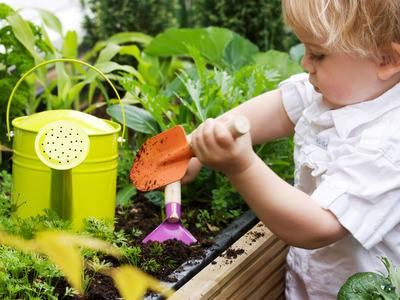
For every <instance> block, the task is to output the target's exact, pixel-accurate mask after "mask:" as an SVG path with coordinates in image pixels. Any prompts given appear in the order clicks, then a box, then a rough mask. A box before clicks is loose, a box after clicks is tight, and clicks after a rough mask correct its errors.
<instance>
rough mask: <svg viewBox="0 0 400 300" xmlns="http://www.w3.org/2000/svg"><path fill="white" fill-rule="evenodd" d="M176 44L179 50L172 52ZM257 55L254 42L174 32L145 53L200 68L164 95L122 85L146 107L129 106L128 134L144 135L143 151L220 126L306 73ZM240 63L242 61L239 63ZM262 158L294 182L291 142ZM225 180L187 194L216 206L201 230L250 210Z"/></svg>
mask: <svg viewBox="0 0 400 300" xmlns="http://www.w3.org/2000/svg"><path fill="white" fill-rule="evenodd" d="M170 40H174V41H176V42H175V43H174V44H173V45H171V43H170V42H168V41H170ZM199 41H202V42H201V43H199ZM239 45H240V47H239ZM256 50H257V47H255V46H254V45H252V44H251V43H250V42H249V41H246V40H244V39H243V38H242V37H240V36H238V35H236V34H234V33H232V32H230V31H228V30H226V29H221V28H200V29H170V30H167V31H166V32H164V33H162V34H160V35H158V36H157V37H156V38H154V39H153V40H152V42H151V43H150V44H149V45H148V47H146V48H145V49H144V51H145V53H147V54H148V55H155V56H157V57H165V58H168V57H173V56H175V55H180V56H187V57H189V58H191V60H192V62H193V63H192V64H191V65H188V66H187V67H186V68H185V69H182V70H180V72H178V73H177V78H175V79H174V80H172V81H171V82H170V83H169V84H167V85H165V86H161V87H159V88H158V89H157V88H156V87H154V86H149V84H147V83H140V82H139V81H137V80H136V79H135V78H132V77H131V76H125V77H124V78H123V79H122V80H121V85H122V86H123V87H124V88H125V89H126V90H127V91H128V93H130V94H131V95H135V96H136V99H137V101H138V102H139V103H140V104H141V106H142V107H137V106H130V105H127V106H126V111H127V112H128V113H127V124H128V126H129V127H130V128H131V129H133V130H135V131H136V132H141V133H142V134H143V137H142V138H141V139H138V137H139V135H136V138H137V139H136V142H137V143H138V144H140V143H141V141H142V140H144V139H145V138H146V137H149V135H153V134H155V133H157V132H158V130H157V129H158V128H159V130H165V129H167V128H170V127H172V126H174V125H177V124H180V125H182V126H183V127H184V128H185V130H186V132H191V131H192V130H193V129H195V128H196V127H197V126H198V125H199V124H200V123H201V122H203V121H204V120H205V119H206V118H210V117H211V118H215V117H217V116H219V115H220V114H222V113H223V112H225V111H227V110H229V109H231V108H233V107H235V106H237V105H239V104H240V103H242V102H244V101H246V100H247V99H250V98H253V97H255V96H257V95H259V94H261V93H263V92H265V91H268V90H271V89H274V88H276V87H277V85H278V83H279V82H280V81H281V80H283V79H285V78H287V77H289V76H290V75H292V74H294V73H297V72H300V71H301V68H300V67H299V65H298V64H297V63H295V62H293V61H292V60H291V59H290V57H289V55H288V54H286V53H282V52H278V51H273V50H271V51H268V52H258V51H256ZM242 54H243V55H242ZM238 56H240V57H242V60H241V61H237V60H236V61H235V59H234V57H238ZM107 111H108V113H109V114H110V115H111V116H112V117H114V118H116V119H120V118H121V113H120V108H119V107H118V106H111V107H109V109H108V110H107ZM255 150H256V151H257V153H258V154H259V155H260V156H261V157H262V158H263V159H264V161H265V162H266V163H267V164H268V165H270V166H271V167H272V168H273V169H274V170H275V171H276V172H277V173H278V174H279V175H281V176H282V177H283V178H284V179H286V180H288V181H290V180H291V179H292V172H293V162H292V151H293V143H292V141H291V139H285V140H281V141H277V142H274V143H270V144H268V145H262V146H258V147H256V148H255ZM221 178H223V177H222V176H220V175H218V174H215V173H214V172H211V171H210V170H206V169H205V170H203V171H202V173H201V174H200V176H199V177H198V178H197V179H196V181H195V182H194V183H193V184H192V186H190V187H188V188H184V189H183V194H184V198H183V201H184V202H185V204H186V203H188V202H190V201H199V202H208V201H209V199H210V198H211V199H212V202H211V212H212V213H211V215H210V216H209V218H208V220H207V221H206V220H202V215H201V214H200V215H199V216H198V217H199V218H200V219H199V220H198V226H199V227H200V228H202V229H206V228H208V227H210V226H211V225H210V223H212V224H213V225H212V226H214V227H212V228H215V226H222V225H224V224H226V223H227V222H229V221H230V220H232V219H234V218H236V217H237V216H238V215H239V214H240V213H241V212H242V211H243V209H245V208H246V206H245V205H244V203H243V201H242V200H241V198H240V197H239V195H238V194H237V193H236V191H234V190H233V188H232V187H231V186H230V184H229V183H228V182H227V181H226V180H225V181H224V180H223V179H221ZM157 193H159V192H157ZM147 197H148V198H150V199H152V197H149V196H147ZM160 199H161V198H160ZM210 228H211V227H210Z"/></svg>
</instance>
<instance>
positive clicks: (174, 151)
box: [130, 116, 250, 191]
mask: <svg viewBox="0 0 400 300" xmlns="http://www.w3.org/2000/svg"><path fill="white" fill-rule="evenodd" d="M227 126H228V129H229V131H230V132H231V133H232V135H233V136H234V137H235V138H237V137H239V136H241V135H243V134H245V133H247V132H248V131H249V130H250V123H249V121H248V120H247V119H246V118H245V117H244V116H235V118H234V119H232V120H231V121H230V122H229V123H228V125H227ZM193 156H194V154H193V152H192V150H191V147H190V144H189V142H188V140H187V136H186V133H185V130H184V129H183V127H182V126H179V125H178V126H175V127H173V128H171V129H168V130H166V131H164V132H162V133H160V134H158V135H156V136H154V137H152V138H150V139H148V140H147V141H146V142H144V144H143V145H142V147H141V148H140V149H139V152H138V153H137V155H136V157H135V160H134V162H133V166H132V169H131V172H130V178H131V180H132V182H133V184H134V185H135V187H136V188H137V189H138V190H140V191H151V190H155V189H158V188H160V187H163V186H166V185H167V184H169V183H172V182H176V181H179V180H181V179H182V177H183V176H184V175H185V173H186V169H187V167H188V164H189V161H190V159H191V158H192V157H193Z"/></svg>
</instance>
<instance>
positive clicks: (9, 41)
mask: <svg viewBox="0 0 400 300" xmlns="http://www.w3.org/2000/svg"><path fill="white" fill-rule="evenodd" d="M0 49H1V51H0V95H1V97H0V110H1V111H2V112H4V111H5V108H6V105H7V100H8V96H9V95H10V93H11V90H12V89H13V87H14V85H15V83H16V82H17V81H18V79H19V78H20V77H21V76H22V74H24V73H25V72H26V71H27V70H29V69H30V68H32V67H33V66H34V65H35V64H36V63H38V62H40V60H41V59H42V57H46V56H47V55H49V54H50V53H51V49H50V47H49V46H48V44H47V42H46V37H45V36H44V35H43V32H42V30H41V29H40V27H38V26H36V25H34V24H32V23H31V22H28V21H25V20H24V19H23V18H22V17H21V16H20V15H19V14H18V13H17V12H15V11H14V10H13V9H12V8H11V7H9V6H7V5H6V4H4V3H0ZM30 81H31V82H25V83H24V84H23V85H22V86H21V89H20V91H19V93H18V95H16V97H15V102H14V106H13V110H12V111H11V116H12V117H16V116H20V115H21V114H24V113H26V110H29V109H30V103H31V101H32V98H33V97H34V87H33V85H32V80H30ZM4 125H5V120H4V114H1V115H0V126H1V127H0V131H1V132H5V127H4ZM2 143H6V141H5V135H3V134H2V135H1V137H0V144H2Z"/></svg>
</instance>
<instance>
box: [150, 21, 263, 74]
mask: <svg viewBox="0 0 400 300" xmlns="http://www.w3.org/2000/svg"><path fill="white" fill-rule="evenodd" d="M234 39H235V41H233V40H234ZM232 41H233V44H231V45H230V46H229V44H230V43H231V42H232ZM188 46H191V47H195V48H197V49H198V50H199V51H200V53H201V55H202V56H204V57H205V58H206V59H207V60H208V61H209V62H211V63H213V64H216V65H218V66H221V67H224V66H225V63H226V62H231V61H232V56H233V55H234V54H236V53H237V51H239V50H240V51H243V50H244V56H243V57H242V58H241V64H243V63H247V64H249V63H251V56H250V57H248V54H249V53H254V52H257V47H256V46H255V45H254V44H252V43H251V42H250V41H248V40H246V39H245V38H243V37H241V36H239V35H238V34H236V33H234V32H233V31H230V30H228V29H225V28H218V27H207V28H195V29H177V28H172V29H168V30H166V31H165V32H163V33H161V34H159V35H157V37H155V38H154V39H153V41H152V42H151V43H150V44H149V46H148V47H146V49H145V51H146V53H148V54H151V55H154V56H176V55H184V56H188V54H189V51H188ZM226 51H227V53H226ZM237 55H243V54H242V53H237ZM236 59H238V58H237V57H236ZM247 60H248V61H247Z"/></svg>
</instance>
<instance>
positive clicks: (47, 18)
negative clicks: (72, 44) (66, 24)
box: [36, 8, 63, 37]
mask: <svg viewBox="0 0 400 300" xmlns="http://www.w3.org/2000/svg"><path fill="white" fill-rule="evenodd" d="M36 10H37V11H38V12H39V14H40V16H41V17H42V20H43V22H44V24H45V25H46V26H47V27H48V28H50V29H52V30H54V31H56V32H57V33H58V34H59V35H60V36H61V37H62V36H63V32H62V24H61V22H60V20H59V19H58V18H57V16H56V15H55V14H53V13H52V12H50V11H48V10H45V9H41V8H36Z"/></svg>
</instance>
